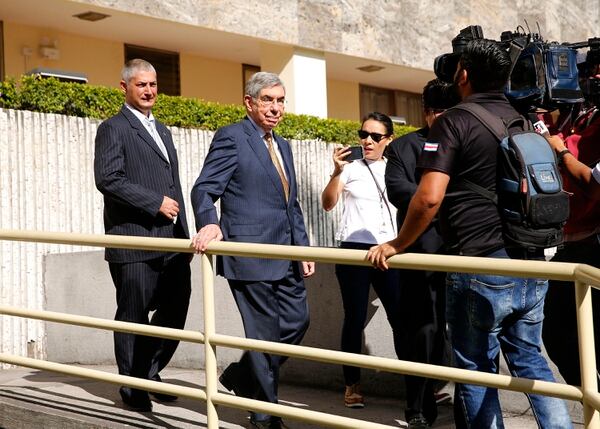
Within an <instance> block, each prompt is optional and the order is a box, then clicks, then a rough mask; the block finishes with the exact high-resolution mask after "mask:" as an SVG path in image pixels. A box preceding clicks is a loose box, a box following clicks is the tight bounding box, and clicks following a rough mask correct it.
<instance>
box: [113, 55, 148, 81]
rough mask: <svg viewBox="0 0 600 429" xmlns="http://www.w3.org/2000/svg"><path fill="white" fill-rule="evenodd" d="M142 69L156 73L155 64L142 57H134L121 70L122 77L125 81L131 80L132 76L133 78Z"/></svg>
mask: <svg viewBox="0 0 600 429" xmlns="http://www.w3.org/2000/svg"><path fill="white" fill-rule="evenodd" d="M140 71H147V72H153V73H154V74H156V70H155V69H154V66H153V65H152V64H150V63H149V62H148V61H146V60H142V59H140V58H134V59H132V60H129V61H127V62H126V63H125V66H124V67H123V69H122V70H121V79H123V80H124V81H125V82H129V81H130V80H131V78H133V77H134V76H135V75H136V73H137V72H140Z"/></svg>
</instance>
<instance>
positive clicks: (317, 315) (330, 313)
mask: <svg viewBox="0 0 600 429" xmlns="http://www.w3.org/2000/svg"><path fill="white" fill-rule="evenodd" d="M103 255H104V252H102V251H92V252H80V253H70V254H55V255H47V256H45V258H44V290H45V296H46V309H47V310H49V311H58V312H64V313H69V314H79V315H85V316H92V317H100V318H105V319H113V317H114V312H115V309H116V307H115V291H114V286H113V284H112V281H111V279H110V274H109V271H108V264H107V263H106V262H105V261H104V258H103ZM306 287H307V292H308V300H309V307H310V314H311V322H310V328H309V330H308V332H307V334H306V336H305V338H304V341H303V342H302V344H303V345H306V346H311V347H320V348H324V349H330V350H339V345H340V332H341V327H342V321H343V308H342V302H341V297H340V292H339V287H338V283H337V279H336V278H335V274H334V266H333V265H328V264H318V265H317V271H316V274H315V275H314V276H313V277H311V278H310V279H309V280H308V281H307V282H306ZM191 299H192V302H191V304H190V308H189V312H188V318H187V323H186V329H188V330H197V331H202V330H203V313H202V288H201V270H200V259H199V258H198V257H195V258H194V260H193V261H192V298H191ZM370 301H371V304H370V306H369V312H368V319H367V320H368V321H367V326H366V328H365V338H364V339H363V342H364V345H363V349H364V351H365V353H368V354H372V355H376V356H383V357H390V358H395V353H394V348H393V344H392V335H391V329H390V327H389V325H388V322H387V319H386V317H385V312H384V310H383V307H382V306H381V305H380V303H379V301H378V300H377V299H376V296H375V295H374V293H372V295H371V300H370ZM215 307H216V310H215V314H216V319H217V320H216V326H217V332H219V333H222V334H227V335H234V336H242V337H243V336H244V333H243V327H242V322H241V318H240V316H239V312H238V310H237V307H236V305H235V302H234V300H233V297H232V296H231V292H230V290H229V286H228V284H227V281H226V280H225V279H223V278H222V277H216V278H215ZM46 331H47V356H48V360H50V361H54V362H61V363H74V362H76V363H80V364H89V365H114V355H113V340H112V332H110V331H103V330H94V329H90V328H82V327H77V326H70V325H64V324H58V323H46ZM203 347H204V346H203V345H202V344H191V343H181V344H180V346H179V348H178V349H177V352H176V353H175V356H174V357H173V360H172V361H171V364H170V366H173V367H181V368H202V367H204V349H203ZM240 355H241V351H240V350H236V349H228V348H221V347H219V348H218V350H217V358H218V365H219V367H220V368H224V367H225V366H227V365H228V364H229V363H230V362H232V361H234V360H237V359H238V358H239V356H240ZM281 378H282V380H284V381H286V382H288V383H298V384H305V385H315V386H319V387H326V388H333V389H336V390H342V389H343V385H344V382H343V377H342V368H341V366H338V365H332V364H324V363H320V362H313V361H308V360H303V359H290V360H289V361H288V362H287V363H286V364H285V365H284V367H283V368H282V371H281ZM361 383H362V385H363V389H364V390H365V391H367V392H371V393H375V394H385V395H400V394H401V393H402V391H403V382H402V377H401V376H400V375H397V374H390V373H387V372H376V371H373V370H363V375H362V381H361Z"/></svg>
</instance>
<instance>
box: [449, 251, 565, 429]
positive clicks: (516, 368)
mask: <svg viewBox="0 0 600 429" xmlns="http://www.w3.org/2000/svg"><path fill="white" fill-rule="evenodd" d="M491 256H493V257H507V256H506V252H505V251H504V250H502V251H499V252H496V253H495V254H493V255H491ZM447 283H448V290H447V303H446V315H447V321H448V327H449V331H450V339H451V342H452V349H453V352H454V357H455V359H456V364H457V366H458V367H460V368H464V369H471V370H477V371H484V372H490V373H497V372H498V357H499V352H500V351H502V354H503V356H504V358H505V360H506V363H507V365H508V368H509V370H510V372H511V374H512V375H513V376H518V377H525V378H530V379H536V380H546V381H554V376H553V375H552V371H551V370H550V368H549V367H548V363H547V362H546V359H545V358H544V357H543V356H542V351H541V347H542V336H541V335H542V320H543V319H544V297H545V296H546V291H547V290H548V281H547V280H541V279H521V278H513V277H504V276H496V275H488V274H465V273H449V274H448V276H447ZM457 394H458V397H456V398H455V401H459V402H458V405H459V407H458V410H459V411H462V414H463V415H462V416H457V420H458V419H460V420H464V421H465V422H466V425H467V426H468V427H472V428H503V427H504V424H503V421H502V410H501V408H500V402H499V400H498V390H497V389H495V388H488V387H484V386H475V385H468V384H461V385H458V386H457ZM527 398H528V399H529V402H530V404H531V408H532V410H533V414H534V416H535V418H536V420H537V423H538V425H539V426H540V427H541V428H557V429H558V428H560V429H565V428H572V423H571V418H570V416H569V413H568V411H567V407H566V404H565V402H564V401H563V400H562V399H558V398H552V397H547V396H542V395H527Z"/></svg>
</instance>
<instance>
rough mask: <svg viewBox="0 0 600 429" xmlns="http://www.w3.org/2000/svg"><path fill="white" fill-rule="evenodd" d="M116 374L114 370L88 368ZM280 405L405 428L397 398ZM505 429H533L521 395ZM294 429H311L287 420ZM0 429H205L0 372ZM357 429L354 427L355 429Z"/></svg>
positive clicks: (190, 408)
mask: <svg viewBox="0 0 600 429" xmlns="http://www.w3.org/2000/svg"><path fill="white" fill-rule="evenodd" d="M92 368H94V369H98V370H103V371H108V372H116V368H115V367H110V366H109V367H97V366H94V367H92ZM162 375H163V381H165V382H167V383H174V384H178V385H182V386H189V387H203V386H204V373H203V372H202V371H197V370H189V369H176V368H175V369H167V370H165V371H163V373H162ZM280 399H281V401H280V402H281V403H283V404H286V405H292V406H297V407H307V408H308V409H312V410H317V411H324V412H328V413H335V414H339V415H343V416H348V417H354V418H359V419H362V420H367V421H373V422H378V423H382V424H386V425H391V426H396V427H405V426H406V424H405V422H404V421H403V420H402V415H403V413H402V402H401V400H399V399H396V398H386V397H367V398H366V399H367V406H366V407H365V408H364V409H362V410H350V409H347V408H345V407H344V406H343V403H342V394H341V392H340V391H329V390H321V389H314V388H308V387H303V386H293V385H282V386H280ZM501 400H502V404H503V407H504V416H505V424H506V427H507V428H517V429H520V428H524V429H526V428H536V427H537V425H536V424H535V421H534V419H533V416H532V415H531V412H530V409H529V404H528V402H527V400H526V399H525V396H523V395H522V394H517V393H510V392H506V393H502V394H501ZM569 407H570V410H571V413H572V417H573V420H574V422H575V426H576V427H582V424H581V423H582V421H583V418H582V411H581V406H580V404H578V403H572V402H570V403H569ZM218 412H219V417H220V421H221V424H220V427H221V428H228V429H229V428H230V429H233V428H245V427H248V418H247V413H246V412H244V411H239V410H235V409H227V408H220V409H219V411H218ZM286 422H287V423H288V425H290V427H292V428H294V429H308V428H315V427H317V426H315V425H307V424H303V423H300V422H294V421H291V420H286ZM0 427H1V428H3V429H14V428H18V429H28V428H36V429H37V428H44V429H53V428H60V429H69V428H73V429H75V428H77V429H80V428H93V429H100V428H119V429H121V428H125V427H128V428H205V427H206V407H205V404H204V402H196V401H193V400H188V399H180V400H179V401H177V402H174V403H170V404H161V403H157V402H154V410H153V412H152V413H139V412H134V411H128V410H125V409H123V403H122V402H121V399H120V397H119V394H118V392H117V387H116V386H114V385H112V384H108V383H101V382H97V381H91V380H83V379H77V378H73V377H69V376H63V375H60V374H54V373H48V372H43V371H37V370H29V369H22V368H21V369H6V370H0ZM434 427H435V428H453V427H454V425H453V423H452V405H451V404H446V405H444V406H441V407H440V416H439V419H438V421H437V422H436V424H435V426H434ZM357 429H358V428H357Z"/></svg>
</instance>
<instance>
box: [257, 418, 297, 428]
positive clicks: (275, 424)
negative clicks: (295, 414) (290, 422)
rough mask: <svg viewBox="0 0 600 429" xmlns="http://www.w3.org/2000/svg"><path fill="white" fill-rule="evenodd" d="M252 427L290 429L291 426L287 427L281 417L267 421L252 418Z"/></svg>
mask: <svg viewBox="0 0 600 429" xmlns="http://www.w3.org/2000/svg"><path fill="white" fill-rule="evenodd" d="M250 425H251V427H253V428H258V429H289V426H287V425H285V424H284V423H283V420H281V419H280V418H279V417H271V418H270V419H267V420H254V419H252V418H251V419H250Z"/></svg>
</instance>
